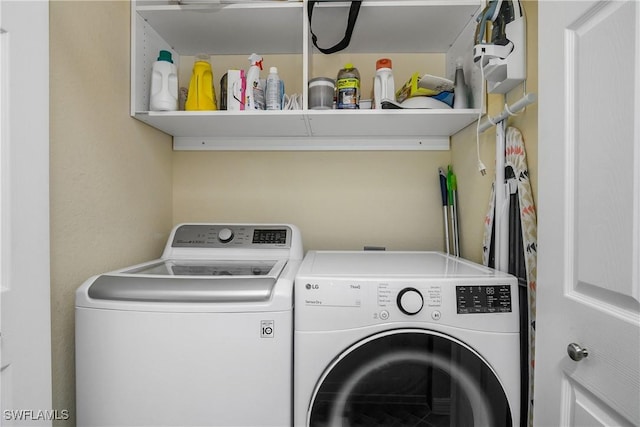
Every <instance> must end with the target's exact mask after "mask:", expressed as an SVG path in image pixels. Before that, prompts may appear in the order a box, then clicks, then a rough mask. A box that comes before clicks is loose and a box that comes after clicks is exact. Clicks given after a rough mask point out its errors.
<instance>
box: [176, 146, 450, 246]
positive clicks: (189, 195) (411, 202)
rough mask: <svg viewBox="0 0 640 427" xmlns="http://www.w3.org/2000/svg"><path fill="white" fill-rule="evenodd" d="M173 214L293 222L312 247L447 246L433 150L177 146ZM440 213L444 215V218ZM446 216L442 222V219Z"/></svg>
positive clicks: (443, 157)
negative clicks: (212, 149)
mask: <svg viewBox="0 0 640 427" xmlns="http://www.w3.org/2000/svg"><path fill="white" fill-rule="evenodd" d="M173 158H174V162H173V164H174V181H173V182H174V195H173V197H174V219H175V221H176V222H182V221H240V222H242V221H249V222H251V221H258V222H260V221H266V222H269V221H275V222H291V223H293V224H295V225H297V226H298V227H300V229H301V231H302V236H303V241H304V246H305V249H362V247H363V246H364V245H377V246H386V247H387V248H388V249H396V250H398V249H406V250H409V249H422V250H424V249H432V250H434V249H442V242H441V240H442V239H441V234H442V232H441V224H442V222H441V217H442V205H441V203H440V193H439V191H440V190H439V188H438V186H437V185H432V182H435V183H436V184H437V169H438V166H446V165H447V162H449V160H450V153H449V152H448V151H431V152H418V153H416V152H363V151H361V152H273V153H272V152H263V153H259V152H176V153H174V156H173ZM439 221H440V222H439ZM438 224H440V225H438Z"/></svg>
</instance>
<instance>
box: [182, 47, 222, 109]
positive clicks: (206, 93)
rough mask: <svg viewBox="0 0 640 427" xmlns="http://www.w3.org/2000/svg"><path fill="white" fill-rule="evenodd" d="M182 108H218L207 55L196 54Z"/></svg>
mask: <svg viewBox="0 0 640 427" xmlns="http://www.w3.org/2000/svg"><path fill="white" fill-rule="evenodd" d="M184 109H185V110H187V111H202V110H217V109H218V108H217V105H216V93H215V89H214V87H213V71H212V70H211V64H210V63H209V55H198V56H196V60H195V63H194V64H193V74H192V75H191V82H190V83H189V93H188V94H187V102H185V105H184Z"/></svg>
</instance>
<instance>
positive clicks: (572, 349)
mask: <svg viewBox="0 0 640 427" xmlns="http://www.w3.org/2000/svg"><path fill="white" fill-rule="evenodd" d="M567 353H568V354H569V357H570V358H571V360H573V361H575V362H579V361H581V360H582V359H586V357H587V356H588V355H589V352H588V351H587V349H586V348H582V347H580V346H579V345H578V344H576V343H574V342H572V343H571V344H569V345H568V346H567Z"/></svg>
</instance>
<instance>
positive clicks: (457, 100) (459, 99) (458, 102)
mask: <svg viewBox="0 0 640 427" xmlns="http://www.w3.org/2000/svg"><path fill="white" fill-rule="evenodd" d="M468 97H469V92H468V88H467V84H466V83H465V81H464V70H463V69H462V58H458V61H457V63H456V75H455V79H454V83H453V108H469V98H468Z"/></svg>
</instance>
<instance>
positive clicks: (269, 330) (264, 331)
mask: <svg viewBox="0 0 640 427" xmlns="http://www.w3.org/2000/svg"><path fill="white" fill-rule="evenodd" d="M274 323H275V322H274V321H273V320H263V321H261V322H260V338H273V335H274V332H275V331H274Z"/></svg>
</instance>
